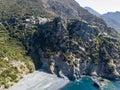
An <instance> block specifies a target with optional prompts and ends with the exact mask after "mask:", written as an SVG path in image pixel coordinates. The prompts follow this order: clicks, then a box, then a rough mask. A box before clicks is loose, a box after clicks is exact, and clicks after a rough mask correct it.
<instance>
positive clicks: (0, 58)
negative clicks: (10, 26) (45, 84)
mask: <svg viewBox="0 0 120 90" xmlns="http://www.w3.org/2000/svg"><path fill="white" fill-rule="evenodd" d="M32 71H34V65H33V63H32V59H31V58H30V57H29V56H27V55H26V50H25V49H24V47H23V45H22V44H21V43H20V42H18V41H17V40H15V39H13V38H11V37H10V36H9V35H8V34H7V32H6V31H5V28H4V27H3V26H2V25H0V88H8V87H10V86H12V85H13V84H14V83H16V82H18V81H19V80H20V79H21V78H23V77H24V76H25V75H26V74H28V73H30V72H32Z"/></svg>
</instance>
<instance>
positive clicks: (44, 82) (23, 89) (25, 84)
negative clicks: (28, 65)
mask: <svg viewBox="0 0 120 90" xmlns="http://www.w3.org/2000/svg"><path fill="white" fill-rule="evenodd" d="M69 82H70V81H69V79H68V78H67V77H65V78H59V77H57V76H56V75H55V74H53V75H52V74H48V73H46V72H44V71H42V70H39V71H35V72H33V73H31V74H28V75H26V76H25V77H24V78H23V79H21V80H20V81H19V82H18V83H16V84H15V85H13V86H12V87H10V88H9V89H8V90H58V89H61V88H62V87H64V86H65V85H67V84H68V83H69Z"/></svg>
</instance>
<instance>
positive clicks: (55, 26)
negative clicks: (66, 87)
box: [31, 18, 120, 80]
mask: <svg viewBox="0 0 120 90" xmlns="http://www.w3.org/2000/svg"><path fill="white" fill-rule="evenodd" d="M65 26H66V27H65ZM36 35H37V38H36ZM35 41H37V42H35ZM31 42H32V41H31ZM38 42H39V43H38ZM119 43H120V42H119V41H118V39H117V38H113V37H112V36H110V35H109V34H104V33H102V32H101V31H100V29H99V28H96V27H95V26H90V25H89V23H87V22H85V21H81V20H80V21H79V20H74V19H72V20H67V23H66V22H64V21H61V18H55V19H54V20H53V21H51V22H49V23H47V24H44V25H42V26H41V25H40V26H39V32H37V33H36V34H35V38H33V42H32V46H31V47H32V49H34V50H35V51H34V52H38V53H39V54H38V55H41V60H42V63H43V68H44V69H50V72H51V73H56V74H58V76H61V74H60V73H62V74H63V75H65V76H67V77H69V79H70V80H75V79H79V78H80V76H81V75H83V74H84V75H92V76H101V77H105V78H108V79H113V80H116V79H118V78H119V76H120V75H119V74H120V72H119V70H118V67H119V66H118V65H119V64H120V63H118V65H117V64H115V62H116V61H119V60H120V55H119V53H120V51H119V48H120V47H119V46H118V45H119ZM39 51H40V52H39ZM34 52H32V53H34ZM51 56H52V60H51Z"/></svg>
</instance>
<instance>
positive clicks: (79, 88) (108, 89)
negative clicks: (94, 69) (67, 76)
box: [61, 77, 120, 90]
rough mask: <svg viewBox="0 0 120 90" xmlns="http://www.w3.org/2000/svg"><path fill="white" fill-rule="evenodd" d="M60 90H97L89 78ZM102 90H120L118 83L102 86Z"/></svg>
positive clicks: (119, 83)
mask: <svg viewBox="0 0 120 90" xmlns="http://www.w3.org/2000/svg"><path fill="white" fill-rule="evenodd" d="M61 90H99V89H98V88H97V87H95V86H94V85H93V81H92V80H91V79H90V78H87V77H84V78H82V79H80V80H79V81H76V82H71V83H69V84H68V85H66V86H65V87H64V88H62V89H61ZM102 90H120V82H112V81H111V82H110V83H109V84H108V85H106V86H104V87H103V88H102Z"/></svg>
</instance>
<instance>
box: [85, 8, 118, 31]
mask: <svg viewBox="0 0 120 90" xmlns="http://www.w3.org/2000/svg"><path fill="white" fill-rule="evenodd" d="M85 9H86V10H88V11H89V12H90V13H91V14H93V15H96V16H97V17H99V18H102V19H103V20H104V21H105V22H106V23H107V24H108V25H109V26H111V27H113V28H115V29H116V30H117V31H118V32H120V12H108V13H106V14H103V15H101V14H99V13H98V12H97V11H95V10H93V9H92V8H90V7H85Z"/></svg>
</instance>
